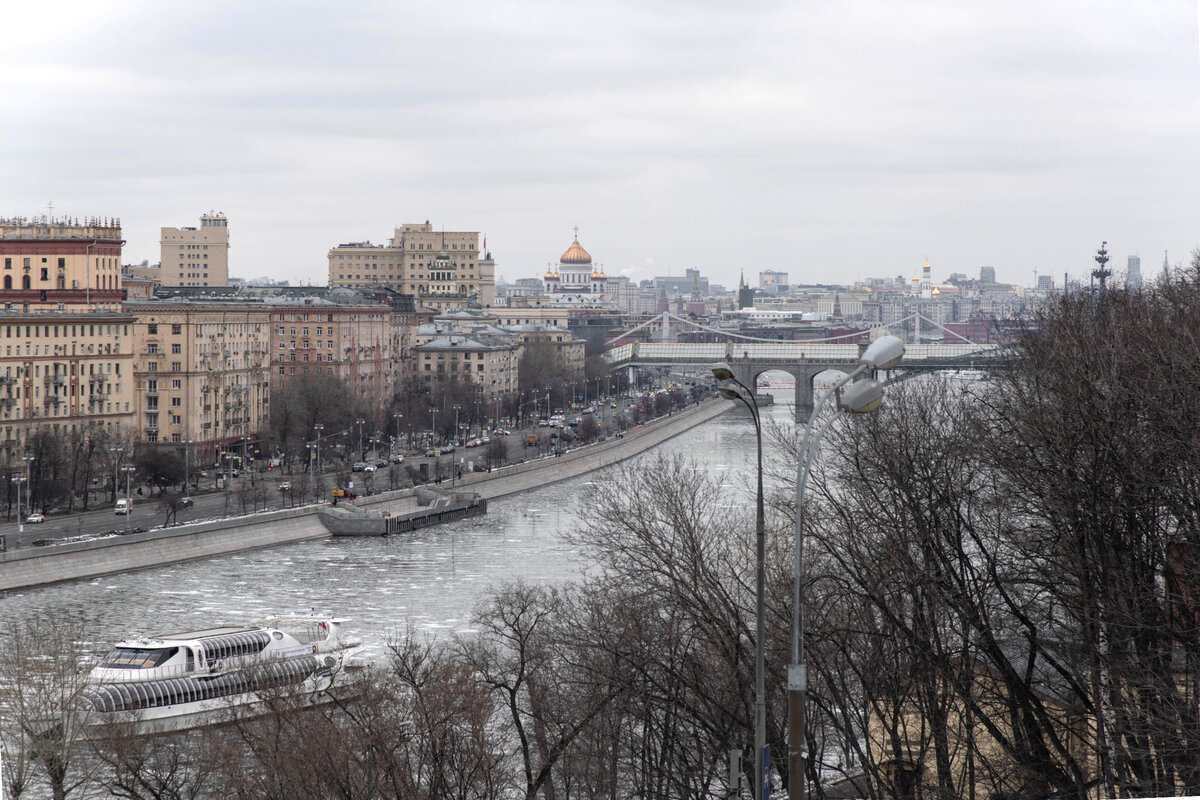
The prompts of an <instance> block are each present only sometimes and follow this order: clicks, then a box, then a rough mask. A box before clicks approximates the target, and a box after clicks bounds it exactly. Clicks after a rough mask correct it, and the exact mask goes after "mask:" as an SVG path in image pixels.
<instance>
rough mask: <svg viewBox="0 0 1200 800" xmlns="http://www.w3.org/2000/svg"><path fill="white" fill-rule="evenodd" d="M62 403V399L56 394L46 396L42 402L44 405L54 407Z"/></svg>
mask: <svg viewBox="0 0 1200 800" xmlns="http://www.w3.org/2000/svg"><path fill="white" fill-rule="evenodd" d="M62 401H63V398H62V397H61V396H59V395H57V394H48V395H46V397H45V399H44V400H43V401H42V402H43V403H44V404H45V405H48V406H56V405H58V404H59V403H61V402H62Z"/></svg>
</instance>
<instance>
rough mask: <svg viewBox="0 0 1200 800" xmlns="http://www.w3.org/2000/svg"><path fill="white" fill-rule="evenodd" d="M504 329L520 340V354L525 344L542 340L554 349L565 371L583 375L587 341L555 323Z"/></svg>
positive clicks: (514, 326)
mask: <svg viewBox="0 0 1200 800" xmlns="http://www.w3.org/2000/svg"><path fill="white" fill-rule="evenodd" d="M505 330H507V331H510V332H511V333H513V334H514V335H516V337H517V339H518V340H519V341H520V342H521V350H522V354H523V353H524V349H525V346H526V345H529V344H531V343H533V342H542V343H544V344H547V345H549V346H550V347H552V348H553V349H554V352H555V354H556V355H557V357H558V362H559V363H560V364H562V365H563V368H564V369H566V370H567V371H569V372H571V373H573V374H575V375H577V376H579V377H583V366H584V360H585V359H586V358H587V356H586V353H585V351H586V349H587V343H586V342H584V340H583V339H576V338H575V335H574V334H573V333H571V332H570V331H569V330H567V329H566V328H565V327H564V328H559V327H557V326H555V325H540V324H533V325H508V326H505Z"/></svg>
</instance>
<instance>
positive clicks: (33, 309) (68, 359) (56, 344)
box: [0, 217, 133, 467]
mask: <svg viewBox="0 0 1200 800" xmlns="http://www.w3.org/2000/svg"><path fill="white" fill-rule="evenodd" d="M122 244H123V242H122V240H121V225H120V222H119V221H117V220H115V219H114V220H107V219H104V220H102V219H99V218H93V219H85V220H84V221H83V222H82V223H80V222H79V221H77V220H69V219H58V218H53V217H37V218H25V217H16V218H8V219H0V259H2V260H3V262H2V263H3V271H2V273H0V274H3V276H4V277H3V279H2V280H3V283H2V286H3V288H0V302H2V303H3V306H2V309H3V310H0V427H2V428H3V437H0V449H2V457H3V458H4V463H5V464H6V465H7V466H9V467H11V466H13V465H19V464H20V463H21V456H22V455H23V454H24V452H25V450H26V448H28V447H29V443H30V439H31V437H32V436H33V435H34V434H35V433H36V432H38V431H45V432H50V433H64V434H88V433H91V434H98V435H104V436H107V437H109V439H110V440H116V439H120V438H122V437H128V436H130V435H131V432H132V430H133V425H132V423H133V407H132V406H133V402H132V401H133V370H132V359H133V349H132V323H133V318H132V317H131V316H129V315H128V314H125V313H123V312H122V311H121V298H122V296H123V290H122V287H121V246H122Z"/></svg>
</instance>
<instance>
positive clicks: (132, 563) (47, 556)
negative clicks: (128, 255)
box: [0, 400, 732, 591]
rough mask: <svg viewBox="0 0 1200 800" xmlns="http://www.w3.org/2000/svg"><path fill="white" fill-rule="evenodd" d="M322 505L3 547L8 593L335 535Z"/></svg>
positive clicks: (654, 431) (637, 433) (469, 486)
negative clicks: (319, 511)
mask: <svg viewBox="0 0 1200 800" xmlns="http://www.w3.org/2000/svg"><path fill="white" fill-rule="evenodd" d="M731 407H732V404H730V403H727V402H724V401H719V400H714V401H709V402H706V403H703V404H701V405H700V406H693V407H692V408H689V409H686V410H684V411H681V412H679V413H677V414H673V415H671V416H670V417H664V418H660V419H657V420H654V421H653V422H651V423H649V424H647V425H644V426H641V427H639V428H636V429H634V430H633V431H630V432H628V433H626V435H625V436H624V437H622V438H619V439H609V440H607V441H604V442H600V443H599V444H594V445H589V446H588V447H581V448H579V449H577V450H572V451H571V452H569V453H565V454H563V455H562V456H558V457H552V458H543V459H538V460H536V461H528V462H525V463H522V464H515V465H513V466H510V467H504V468H502V469H497V470H493V471H491V472H477V473H472V474H470V475H467V476H465V477H464V479H463V480H461V481H458V482H457V486H455V490H456V491H467V492H477V493H479V494H480V495H482V496H483V497H485V498H488V499H489V500H490V499H494V498H498V497H506V496H508V495H511V494H516V493H518V492H524V491H529V490H531V489H536V488H538V487H540V486H546V485H548V484H551V483H556V482H558V481H561V480H566V479H568V478H573V477H576V476H578V475H583V474H586V473H588V472H592V471H594V470H597V469H601V468H603V467H606V466H610V465H612V464H616V463H618V462H620V461H623V460H625V459H627V458H630V457H631V456H635V455H637V454H639V453H642V452H644V451H646V450H648V449H650V448H651V447H654V446H656V445H658V444H661V443H662V442H665V441H666V440H667V439H670V438H671V437H673V436H676V435H678V434H680V433H683V432H684V431H686V430H688V429H690V428H692V427H694V426H696V425H699V424H701V423H704V422H707V421H708V420H710V419H712V418H713V417H716V416H717V415H719V414H721V413H723V412H725V411H728V410H729V409H730V408H731ZM438 488H441V489H444V490H449V489H450V488H451V487H450V486H448V485H446V484H444V483H443V484H442V485H441V486H440V487H438ZM357 505H359V506H363V507H367V508H371V509H372V510H381V511H392V512H393V513H396V512H399V513H403V512H406V511H413V510H415V509H416V508H417V507H418V506H417V501H416V497H415V492H414V490H413V489H402V490H399V491H395V492H384V493H382V494H378V495H373V496H371V497H364V498H359V500H358V502H357ZM316 509H317V506H305V507H301V508H291V509H284V510H281V511H270V512H264V513H261V514H254V515H251V516H247V517H233V518H229V519H221V520H214V521H210V522H202V523H196V524H191V525H181V526H178V527H175V528H166V529H161V530H152V531H147V532H145V533H137V534H132V535H129V536H113V537H108V538H104V539H93V540H90V541H86V542H72V543H69V544H60V545H53V546H48V547H37V548H30V549H22V550H14V551H10V552H7V553H0V591H7V590H12V589H22V588H29V587H32V586H40V585H43V584H49V583H57V582H60V581H69V580H78V579H82V578H94V577H98V576H101V575H111V574H114V573H119V572H128V571H130V570H136V569H145V568H147V567H156V566H161V565H163V564H171V563H175V562H179V561H188V560H191V559H196V558H208V557H211V556H217V555H225V554H227V553H236V552H241V551H244V550H254V549H258V548H261V547H270V546H272V545H277V544H289V543H292V542H300V541H305V540H309V539H324V538H328V537H329V535H330V534H329V531H328V530H327V529H326V528H325V526H324V525H323V524H321V521H320V519H319V518H318V517H317V513H316Z"/></svg>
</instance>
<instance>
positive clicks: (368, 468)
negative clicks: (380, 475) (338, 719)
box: [362, 464, 379, 472]
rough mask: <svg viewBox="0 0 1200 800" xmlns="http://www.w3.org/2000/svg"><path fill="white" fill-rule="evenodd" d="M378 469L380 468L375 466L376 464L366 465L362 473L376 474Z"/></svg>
mask: <svg viewBox="0 0 1200 800" xmlns="http://www.w3.org/2000/svg"><path fill="white" fill-rule="evenodd" d="M378 469H379V467H377V466H375V465H374V464H364V465H363V468H362V472H375V471H376V470H378Z"/></svg>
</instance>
